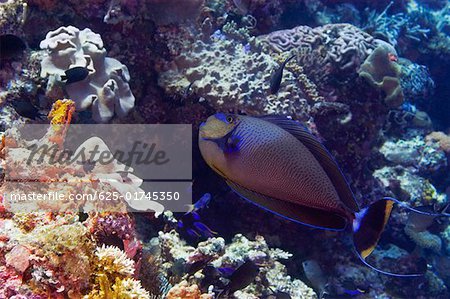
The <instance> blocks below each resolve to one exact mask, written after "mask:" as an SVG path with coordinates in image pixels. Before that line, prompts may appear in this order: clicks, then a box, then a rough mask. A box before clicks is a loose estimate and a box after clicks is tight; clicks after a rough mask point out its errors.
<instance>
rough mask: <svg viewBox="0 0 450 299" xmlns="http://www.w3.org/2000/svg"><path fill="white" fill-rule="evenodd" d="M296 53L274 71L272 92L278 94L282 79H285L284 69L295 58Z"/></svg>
mask: <svg viewBox="0 0 450 299" xmlns="http://www.w3.org/2000/svg"><path fill="white" fill-rule="evenodd" d="M295 56H296V55H292V56H290V57H289V58H287V59H286V60H285V61H284V62H283V63H282V64H281V65H280V66H279V67H278V69H277V70H276V71H275V72H274V73H273V75H272V78H270V93H271V94H276V93H277V92H278V90H280V86H281V80H282V79H283V70H284V67H285V66H286V64H287V63H288V62H289V61H291V59H292V58H294V57H295Z"/></svg>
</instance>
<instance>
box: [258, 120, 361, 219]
mask: <svg viewBox="0 0 450 299" xmlns="http://www.w3.org/2000/svg"><path fill="white" fill-rule="evenodd" d="M260 118H261V119H263V120H265V121H268V122H270V123H272V124H274V125H277V126H279V127H280V128H282V129H283V130H285V131H287V132H288V133H290V134H291V135H293V136H294V137H295V138H297V139H298V140H299V141H300V142H301V143H302V144H303V145H304V146H306V148H307V149H308V150H309V151H310V152H311V153H312V154H313V156H314V157H315V158H316V160H317V162H319V164H320V166H322V168H323V169H324V170H325V173H326V174H327V175H328V178H329V179H330V181H331V183H332V184H333V186H334V188H335V189H336V192H337V194H338V195H339V198H340V199H341V201H342V202H343V203H344V204H345V206H346V207H347V208H349V209H350V210H351V211H353V212H358V211H359V207H358V204H357V203H356V201H355V197H354V195H353V192H352V190H351V189H350V186H349V185H348V183H347V180H346V179H345V176H344V174H343V173H342V172H341V170H340V168H339V166H338V165H337V163H336V161H335V160H334V158H333V156H332V155H331V153H330V152H329V151H328V150H327V149H326V147H325V146H324V145H323V144H322V143H321V142H320V141H319V140H318V139H317V138H316V137H315V136H314V135H313V134H312V133H311V132H310V131H309V130H308V128H306V127H305V126H304V125H303V124H301V123H299V122H297V121H295V120H292V119H289V118H287V117H285V116H279V115H266V116H262V117H260Z"/></svg>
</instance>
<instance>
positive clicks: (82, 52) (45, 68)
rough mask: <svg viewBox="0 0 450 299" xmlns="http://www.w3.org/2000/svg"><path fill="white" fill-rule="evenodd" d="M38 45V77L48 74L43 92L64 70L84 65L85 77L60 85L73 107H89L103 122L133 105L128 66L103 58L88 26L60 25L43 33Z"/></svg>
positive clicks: (97, 37) (98, 40)
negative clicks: (40, 52) (41, 53)
mask: <svg viewBox="0 0 450 299" xmlns="http://www.w3.org/2000/svg"><path fill="white" fill-rule="evenodd" d="M40 47H41V49H44V50H46V56H45V57H44V58H43V59H42V61H41V67H42V70H41V77H44V78H45V77H49V83H48V86H47V93H51V92H52V89H53V88H56V86H57V85H58V84H59V85H61V84H62V78H61V76H63V75H64V72H65V71H66V70H68V69H70V68H74V67H84V68H86V69H87V70H88V71H89V74H88V76H87V78H85V79H84V80H81V81H78V82H74V83H71V84H66V85H65V86H64V89H65V90H66V91H67V93H68V94H69V96H70V98H71V99H73V100H74V101H75V103H76V109H77V110H81V111H82V110H86V109H88V108H89V107H91V109H92V114H93V116H92V117H93V119H94V120H95V121H97V122H107V121H109V120H110V119H111V118H112V117H113V116H114V114H116V115H118V116H119V117H124V116H125V115H127V114H128V112H129V111H130V110H131V109H132V108H133V107H134V101H135V99H134V96H133V94H132V92H131V90H130V87H129V85H128V82H129V81H130V74H129V73H128V69H127V67H126V66H125V65H123V64H122V63H120V62H119V61H118V60H116V59H114V58H110V57H106V50H105V48H104V47H103V41H102V39H101V37H100V35H99V34H96V33H94V32H92V31H91V30H90V29H88V28H86V29H83V30H79V29H78V28H76V27H73V26H68V27H60V28H58V29H56V30H54V31H50V32H49V33H47V35H46V37H45V39H44V40H43V41H42V42H41V43H40Z"/></svg>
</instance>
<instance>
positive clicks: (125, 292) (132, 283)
mask: <svg viewBox="0 0 450 299" xmlns="http://www.w3.org/2000/svg"><path fill="white" fill-rule="evenodd" d="M97 282H98V286H99V288H100V289H99V290H96V289H94V290H93V291H91V292H90V293H89V294H88V295H86V296H84V299H148V298H150V294H149V293H148V292H147V291H146V290H145V289H144V288H143V287H142V285H141V283H140V282H139V281H138V280H135V279H133V278H124V279H121V278H116V280H115V282H114V284H113V285H111V283H110V281H109V280H108V278H107V276H106V275H100V276H99V277H98V280H97Z"/></svg>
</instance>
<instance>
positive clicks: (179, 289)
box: [166, 280, 213, 299]
mask: <svg viewBox="0 0 450 299" xmlns="http://www.w3.org/2000/svg"><path fill="white" fill-rule="evenodd" d="M166 298H167V299H212V298H213V296H212V295H208V294H202V292H201V291H200V289H199V287H198V286H197V285H196V284H193V285H189V284H188V282H187V281H185V280H184V281H182V282H180V283H179V284H177V285H176V286H174V287H173V288H171V289H170V290H169V293H167V296H166Z"/></svg>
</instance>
